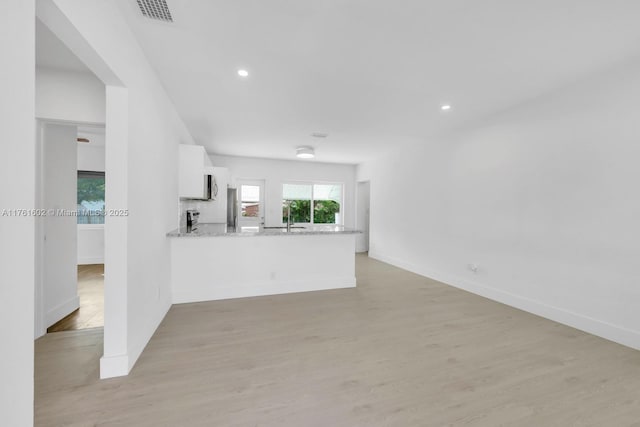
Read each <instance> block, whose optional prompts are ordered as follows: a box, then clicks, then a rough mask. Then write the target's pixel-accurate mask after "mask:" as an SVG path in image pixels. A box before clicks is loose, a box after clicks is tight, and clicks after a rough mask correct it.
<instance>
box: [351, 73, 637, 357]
mask: <svg viewBox="0 0 640 427" xmlns="http://www.w3.org/2000/svg"><path fill="white" fill-rule="evenodd" d="M639 99H640V62H634V63H630V64H627V65H625V66H624V67H622V66H621V67H620V68H618V69H617V70H612V71H609V72H607V73H603V74H600V75H597V76H593V77H591V78H590V79H588V80H585V81H581V82H577V83H575V84H574V85H572V86H570V87H566V88H563V89H561V90H557V91H555V92H553V93H551V94H549V95H547V96H544V97H541V98H539V99H536V100H533V101H531V102H529V103H526V104H523V105H521V106H519V107H517V108H513V109H511V110H509V111H507V112H504V113H502V114H499V115H496V116H494V117H490V118H487V119H486V120H484V121H481V122H478V123H476V124H475V125H474V126H471V127H469V128H468V129H466V130H464V131H460V132H459V133H457V134H455V135H449V136H448V137H446V138H441V139H439V140H432V141H429V142H428V144H424V146H423V147H419V148H415V149H414V150H413V151H410V152H396V153H395V154H394V155H392V156H390V157H387V158H384V159H378V160H377V161H375V162H372V163H368V164H365V165H362V166H361V167H360V168H359V177H358V178H359V179H361V180H364V179H370V180H371V246H370V255H371V256H373V257H375V258H378V259H381V260H384V261H388V262H390V263H392V264H395V265H398V266H401V267H405V268H407V269H409V270H412V271H415V272H417V273H420V274H423V275H425V276H430V277H433V278H436V279H439V280H442V281H444V282H446V283H449V284H452V285H454V286H459V287H461V288H465V289H468V290H470V291H472V292H476V293H479V294H481V295H485V296H488V297H490V298H493V299H496V300H499V301H503V302H505V303H507V304H511V305H514V306H516V307H520V308H523V309H525V310H528V311H531V312H534V313H537V314H539V315H542V316H545V317H549V318H551V319H555V320H557V321H560V322H563V323H566V324H569V325H572V326H574V327H577V328H579V329H583V330H586V331H589V332H592V333H594V334H597V335H601V336H603V337H606V338H608V339H611V340H614V341H617V342H620V343H623V344H625V345H628V346H631V347H635V348H640V311H639V310H638V300H639V298H640V291H639V288H638V273H637V260H638V259H639V256H640V245H638V237H639V236H640V233H638V230H639V228H638V227H639V226H638V224H639V223H638V219H639V218H640V197H637V194H638V182H640V168H638V159H640V143H639V142H640V128H639V127H638V123H639V121H638V120H639V117H638V100H639ZM399 208H401V209H399ZM399 212H400V215H402V217H399V216H398V215H399ZM468 264H477V266H478V271H477V273H474V272H473V271H471V269H470V268H469V266H468Z"/></svg>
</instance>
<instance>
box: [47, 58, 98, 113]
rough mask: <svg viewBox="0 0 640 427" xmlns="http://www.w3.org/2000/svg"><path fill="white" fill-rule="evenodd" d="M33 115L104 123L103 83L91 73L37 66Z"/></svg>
mask: <svg viewBox="0 0 640 427" xmlns="http://www.w3.org/2000/svg"><path fill="white" fill-rule="evenodd" d="M36 117H38V118H41V119H54V120H70V121H74V122H77V123H78V122H82V123H104V117H105V88H104V83H103V82H102V81H100V80H99V79H98V78H97V77H96V76H95V75H93V74H91V73H82V72H75V71H66V70H54V69H50V68H43V67H38V68H37V69H36Z"/></svg>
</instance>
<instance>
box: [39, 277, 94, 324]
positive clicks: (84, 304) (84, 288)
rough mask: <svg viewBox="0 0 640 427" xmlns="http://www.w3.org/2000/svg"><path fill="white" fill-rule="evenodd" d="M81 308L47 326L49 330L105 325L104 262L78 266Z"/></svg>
mask: <svg viewBox="0 0 640 427" xmlns="http://www.w3.org/2000/svg"><path fill="white" fill-rule="evenodd" d="M78 296H79V297H80V308H79V309H78V310H76V311H74V312H73V313H71V314H69V315H68V316H66V317H65V318H63V319H61V320H60V321H58V322H56V323H55V324H53V325H51V326H50V327H49V328H47V333H49V332H60V331H73V330H76V329H87V328H97V327H101V326H104V264H89V265H79V266H78Z"/></svg>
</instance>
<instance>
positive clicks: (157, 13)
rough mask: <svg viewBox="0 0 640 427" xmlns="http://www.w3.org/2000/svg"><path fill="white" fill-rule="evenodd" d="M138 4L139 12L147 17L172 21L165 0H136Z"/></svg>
mask: <svg viewBox="0 0 640 427" xmlns="http://www.w3.org/2000/svg"><path fill="white" fill-rule="evenodd" d="M136 1H137V2H138V6H140V12H142V14H143V15H144V16H146V17H147V18H151V19H157V20H158V21H164V22H173V17H172V16H171V12H170V11H169V6H167V2H166V0H136Z"/></svg>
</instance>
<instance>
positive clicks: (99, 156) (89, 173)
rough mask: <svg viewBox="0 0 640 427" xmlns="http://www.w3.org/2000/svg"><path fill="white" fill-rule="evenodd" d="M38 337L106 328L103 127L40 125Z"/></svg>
mask: <svg viewBox="0 0 640 427" xmlns="http://www.w3.org/2000/svg"><path fill="white" fill-rule="evenodd" d="M39 128H40V132H39V164H40V171H41V172H40V176H41V179H40V180H39V186H40V191H39V193H40V196H39V205H40V206H41V207H42V210H43V212H46V215H43V216H42V218H41V219H42V221H41V227H40V233H39V235H40V239H39V241H40V242H41V245H40V247H41V249H40V265H41V267H40V271H41V276H40V286H39V289H40V292H39V295H40V297H39V300H40V308H41V312H42V313H43V315H42V316H41V319H42V324H41V325H40V331H41V332H40V333H37V335H40V334H43V333H44V332H45V331H46V332H47V333H51V332H60V331H68V330H77V329H86V328H95V327H102V326H104V206H105V144H104V140H105V138H104V135H105V132H104V126H103V125H82V124H73V123H57V122H50V121H40V122H39Z"/></svg>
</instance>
